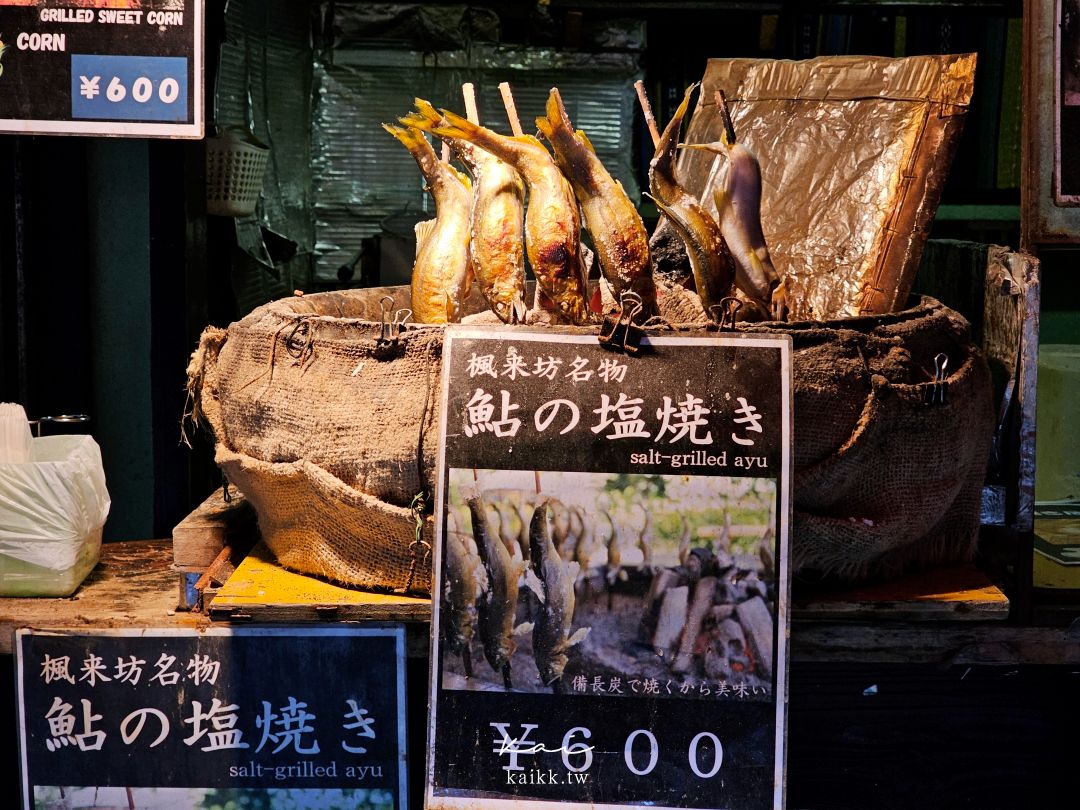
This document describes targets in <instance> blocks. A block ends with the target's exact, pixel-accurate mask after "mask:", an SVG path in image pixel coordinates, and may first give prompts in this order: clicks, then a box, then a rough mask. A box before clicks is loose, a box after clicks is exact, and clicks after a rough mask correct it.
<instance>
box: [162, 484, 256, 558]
mask: <svg viewBox="0 0 1080 810" xmlns="http://www.w3.org/2000/svg"><path fill="white" fill-rule="evenodd" d="M229 493H230V500H228V501H226V500H225V496H224V492H223V490H222V488H221V487H218V488H217V490H216V491H215V492H214V493H213V494H212V495H210V497H209V498H207V499H206V500H205V501H203V502H202V503H201V504H200V505H199V506H198V507H197V508H196V509H195V511H193V512H192V513H191V514H190V515H188V516H187V517H186V518H184V519H183V520H181V521H180V522H179V523H178V524H176V526H175V528H173V531H172V540H173V568H174V569H175V570H176V571H179V572H181V573H187V574H201V573H203V572H204V571H206V569H207V568H209V567H210V565H211V564H212V563H213V562H214V560H215V559H216V558H217V556H218V555H219V554H221V550H222V549H223V548H225V546H226V545H229V544H235V543H236V542H237V540H238V539H239V538H240V537H241V536H244V535H248V536H253V535H254V531H255V512H254V510H252V508H251V504H249V503H248V502H247V500H246V499H245V498H244V496H243V495H242V494H241V493H240V491H239V490H237V489H236V488H235V487H231V488H230V489H229Z"/></svg>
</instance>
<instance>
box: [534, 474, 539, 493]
mask: <svg viewBox="0 0 1080 810" xmlns="http://www.w3.org/2000/svg"><path fill="white" fill-rule="evenodd" d="M533 480H534V481H535V482H536V494H537V495H539V494H540V471H539V470H533Z"/></svg>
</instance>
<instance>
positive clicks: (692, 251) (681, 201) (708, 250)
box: [649, 85, 736, 318]
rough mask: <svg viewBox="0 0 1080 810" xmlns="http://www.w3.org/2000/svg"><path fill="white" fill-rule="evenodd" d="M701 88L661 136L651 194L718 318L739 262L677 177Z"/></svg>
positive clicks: (706, 306)
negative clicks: (682, 138) (685, 126)
mask: <svg viewBox="0 0 1080 810" xmlns="http://www.w3.org/2000/svg"><path fill="white" fill-rule="evenodd" d="M695 87H697V85H691V86H690V87H688V88H687V90H686V94H685V95H684V96H683V100H682V103H681V104H680V105H679V107H678V109H677V110H676V111H675V114H674V115H673V116H672V118H671V121H669V122H668V125H667V126H666V127H665V128H664V132H663V134H661V136H660V143H659V144H658V145H657V147H656V152H655V153H654V155H653V159H652V160H651V161H650V162H649V192H650V194H651V195H652V197H653V199H654V200H655V201H656V207H657V208H658V209H659V210H660V211H661V212H662V213H664V214H665V215H667V217H668V219H669V220H671V224H672V225H673V226H674V227H675V230H676V231H677V232H678V234H679V236H680V237H682V239H683V241H684V242H685V243H686V252H687V254H688V256H689V257H690V267H691V269H692V270H693V275H694V285H695V287H696V288H697V294H698V296H699V297H700V298H701V304H702V306H703V307H704V309H705V312H706V314H708V315H709V317H711V318H716V317H717V316H716V312H715V311H714V310H713V309H712V308H713V307H716V306H719V305H720V302H721V301H722V300H723V299H724V298H726V297H727V296H729V295H730V294H731V287H732V284H733V282H734V280H735V273H736V267H735V261H734V259H733V258H732V256H731V252H730V251H729V250H728V246H727V244H726V243H725V242H724V237H723V234H722V233H721V231H720V226H719V225H718V224H717V223H716V221H715V220H714V219H713V218H712V217H711V216H710V215H709V213H708V212H707V211H706V210H705V209H704V208H702V207H701V205H700V204H699V203H698V201H697V200H696V199H695V198H694V196H693V195H692V194H690V193H689V192H687V191H686V189H685V188H683V186H682V185H681V184H680V183H679V181H678V179H677V178H676V176H675V153H676V150H677V149H678V146H679V132H680V130H681V129H682V120H683V116H685V115H686V110H687V107H688V106H689V104H690V96H691V95H692V93H693V91H694V88H695Z"/></svg>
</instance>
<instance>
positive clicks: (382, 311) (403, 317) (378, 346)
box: [375, 295, 412, 358]
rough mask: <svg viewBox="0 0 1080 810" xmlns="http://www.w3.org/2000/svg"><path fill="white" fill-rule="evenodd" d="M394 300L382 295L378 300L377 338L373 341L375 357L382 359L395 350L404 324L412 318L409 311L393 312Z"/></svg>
mask: <svg viewBox="0 0 1080 810" xmlns="http://www.w3.org/2000/svg"><path fill="white" fill-rule="evenodd" d="M393 307H394V299H393V298H391V297H390V296H389V295H384V296H383V297H382V298H380V299H379V337H378V340H376V341H375V354H376V357H379V358H383V357H386V356H388V355H390V354H392V353H393V352H394V350H395V349H396V348H397V342H398V337H399V336H400V335H401V333H402V332H403V331H404V329H405V323H406V322H407V321H408V320H409V319H410V318H411V317H412V310H411V309H399V310H397V311H394V309H393Z"/></svg>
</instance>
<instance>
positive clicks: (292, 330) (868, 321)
mask: <svg viewBox="0 0 1080 810" xmlns="http://www.w3.org/2000/svg"><path fill="white" fill-rule="evenodd" d="M376 301H377V298H376V296H374V295H373V294H372V293H371V292H370V291H352V292H343V293H325V294H320V295H313V296H304V297H303V298H293V299H285V300H283V301H278V302H274V303H272V304H268V305H266V306H264V307H260V308H259V309H257V310H255V311H254V312H252V313H251V314H250V315H248V316H247V317H246V318H244V319H243V320H241V321H239V322H237V323H234V324H232V325H231V326H230V327H229V329H228V331H227V332H226V331H223V330H214V329H211V330H207V331H206V332H205V333H204V335H203V337H202V341H201V343H200V346H199V349H198V351H196V353H195V355H194V356H193V358H192V362H191V365H190V367H189V369H188V375H189V388H190V390H191V391H192V394H193V397H194V401H195V405H196V408H195V413H194V415H195V417H196V419H205V421H206V422H207V423H208V424H209V426H210V427H211V428H212V430H213V432H214V435H215V438H216V442H217V443H216V459H217V462H218V464H219V465H221V467H222V469H223V470H224V471H225V474H226V475H227V476H228V478H229V480H230V481H231V482H232V483H234V484H235V485H236V486H237V487H238V488H239V489H240V490H241V491H243V492H244V494H245V495H246V496H247V498H248V499H249V500H250V501H251V502H252V505H253V506H254V508H255V510H256V512H257V514H258V516H259V527H260V531H261V535H262V537H263V539H264V541H265V542H266V544H267V545H268V546H269V547H270V549H271V550H272V551H273V552H274V553H275V554H276V555H277V557H278V559H279V560H280V561H281V563H282V564H283V565H285V566H287V567H289V568H292V569H295V570H297V571H300V572H303V573H308V574H315V575H318V576H322V577H326V578H328V579H331V580H335V581H339V582H345V583H350V584H354V585H359V586H361V587H365V588H375V589H397V590H403V589H410V590H416V591H421V592H427V591H428V590H429V589H430V583H431V570H430V555H429V554H428V551H429V549H430V545H429V544H430V542H431V521H430V519H429V520H427V521H425V523H424V528H423V533H422V536H421V539H422V540H423V541H424V542H423V543H417V542H416V539H415V538H416V535H415V528H416V522H415V518H414V513H413V512H412V511H411V510H410V508H409V506H410V504H411V503H412V502H413V498H414V497H415V496H416V495H417V494H419V493H421V492H423V493H425V494H426V495H427V496H428V497H430V493H431V492H432V491H433V481H434V478H435V456H434V453H435V448H436V446H437V436H436V432H437V424H438V420H437V413H438V407H439V401H440V391H439V385H440V374H439V364H440V359H441V353H442V329H441V328H439V327H420V328H415V329H410V330H408V331H406V332H404V333H403V334H402V335H401V336H400V337H399V338H398V339H397V341H396V343H395V344H394V345H392V346H390V347H384V348H380V347H379V337H380V325H379V323H378V321H377V319H378V312H379V310H378V307H377V304H376V303H375V302H376ZM690 328H698V327H695V326H693V325H691V326H690ZM743 331H756V332H786V333H789V334H791V335H792V338H793V343H794V363H793V368H794V372H793V374H794V386H793V387H794V398H795V404H794V413H795V438H794V443H795V448H794V449H795V452H794V464H795V475H794V479H793V489H794V513H795V514H794V523H793V528H794V533H793V539H792V559H793V567H794V570H795V571H796V573H803V574H807V575H809V574H821V575H826V576H835V577H839V578H844V579H849V580H858V579H865V578H868V577H878V576H889V575H893V574H896V573H898V572H900V571H902V570H905V569H907V568H911V567H917V566H923V565H929V564H934V563H943V562H949V561H959V560H965V559H968V558H970V557H971V555H972V554H973V552H974V549H975V542H976V539H977V531H978V522H979V521H978V512H979V503H980V492H981V488H982V484H983V478H984V474H985V470H986V462H987V457H988V454H989V447H990V438H991V434H992V429H993V414H992V409H991V401H990V400H991V397H990V377H989V372H988V370H987V368H986V364H985V362H984V361H983V359H982V357H981V355H980V354H979V353H978V351H977V349H976V348H975V347H974V346H973V344H972V343H971V341H970V336H969V327H968V324H967V322H966V321H965V320H964V319H963V318H962V317H961V316H959V315H958V314H957V313H955V312H953V311H952V310H950V309H948V308H947V307H945V306H943V305H942V304H940V303H938V302H937V301H935V300H933V299H930V298H923V299H921V300H920V301H918V302H917V304H916V305H915V306H914V307H912V308H911V309H908V310H906V311H904V312H900V313H895V314H892V315H883V316H874V317H866V318H855V319H844V320H840V321H836V322H828V323H821V322H806V323H791V324H776V325H769V324H763V325H758V326H753V327H745V328H744V330H743ZM938 354H945V355H946V356H947V357H948V366H947V383H948V389H947V393H946V396H945V402H944V403H939V404H927V403H926V402H925V400H926V391H927V387H928V385H929V383H930V381H931V380H932V379H933V376H934V357H935V356H936V355H938Z"/></svg>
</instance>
